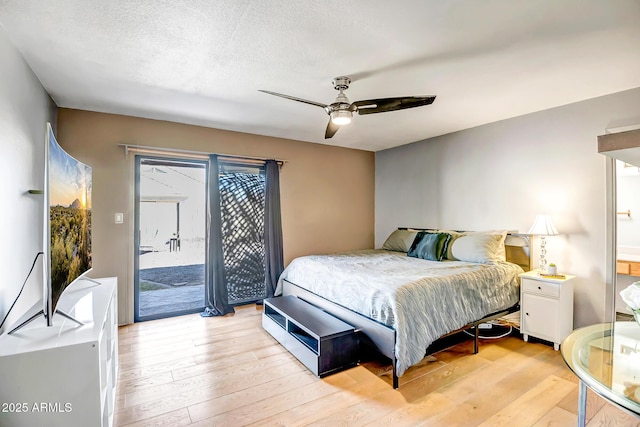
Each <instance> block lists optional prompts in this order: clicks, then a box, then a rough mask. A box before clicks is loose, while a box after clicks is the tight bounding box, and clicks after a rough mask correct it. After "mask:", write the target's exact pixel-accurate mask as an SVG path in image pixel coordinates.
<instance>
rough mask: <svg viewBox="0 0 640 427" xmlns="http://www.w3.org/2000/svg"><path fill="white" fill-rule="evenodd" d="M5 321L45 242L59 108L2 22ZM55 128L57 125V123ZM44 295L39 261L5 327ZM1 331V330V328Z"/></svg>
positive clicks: (0, 177) (1, 301)
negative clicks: (48, 160)
mask: <svg viewBox="0 0 640 427" xmlns="http://www.w3.org/2000/svg"><path fill="white" fill-rule="evenodd" d="M0 63H1V64H2V67H1V71H0V183H2V184H0V200H1V201H2V202H1V203H2V205H1V207H0V224H2V233H1V236H2V237H0V271H1V272H2V276H1V277H0V319H2V318H4V317H5V315H6V313H7V311H8V310H9V307H10V306H11V303H12V302H13V301H14V300H15V298H16V296H17V295H18V292H19V291H20V287H21V286H22V283H23V282H24V279H25V278H26V276H27V273H28V272H29V268H30V267H31V264H32V262H33V259H34V258H35V256H36V254H37V253H38V252H39V251H40V250H41V246H42V238H41V233H42V219H41V218H42V212H43V199H42V196H33V195H28V194H26V192H27V191H28V190H30V189H42V186H43V181H44V175H43V167H44V144H45V131H46V123H47V121H49V122H51V123H52V124H53V125H54V126H55V121H56V108H55V105H54V104H53V102H52V101H51V99H50V97H49V95H48V94H47V93H46V92H45V90H44V89H43V88H42V85H41V84H40V82H39V81H38V79H37V77H36V76H35V75H34V74H33V72H32V71H31V69H30V68H29V66H28V65H27V64H26V62H25V61H24V59H23V58H22V56H21V55H20V53H18V51H17V50H16V49H15V48H14V47H13V45H12V44H11V42H10V41H9V38H8V36H7V34H6V32H5V31H4V28H2V27H1V26H0ZM54 129H55V127H54ZM41 296H42V262H41V259H40V260H38V263H37V264H36V268H35V269H34V271H33V273H32V275H31V278H30V279H29V281H28V282H27V285H26V287H25V290H24V292H23V294H22V296H21V297H20V299H19V300H18V303H17V304H16V306H15V307H14V309H13V311H12V312H11V315H10V317H9V318H8V319H7V322H6V323H5V326H4V328H3V329H4V330H6V329H7V326H8V325H10V324H11V323H12V322H14V321H15V320H16V319H17V317H19V316H20V315H21V314H22V313H24V311H25V310H27V309H28V308H29V307H30V306H31V305H33V304H34V303H35V302H37V301H38V299H39V298H40V297H41ZM0 332H1V331H0Z"/></svg>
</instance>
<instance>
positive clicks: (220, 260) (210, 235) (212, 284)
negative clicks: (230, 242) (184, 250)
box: [201, 154, 234, 317]
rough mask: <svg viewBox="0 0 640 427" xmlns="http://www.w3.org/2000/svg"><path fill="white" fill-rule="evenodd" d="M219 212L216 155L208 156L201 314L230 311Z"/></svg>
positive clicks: (206, 315) (223, 313)
mask: <svg viewBox="0 0 640 427" xmlns="http://www.w3.org/2000/svg"><path fill="white" fill-rule="evenodd" d="M222 251H223V249H222V213H221V210H220V165H219V164H218V156H217V155H215V154H211V155H210V156H209V194H208V198H207V259H208V260H209V262H208V264H207V265H206V268H205V270H206V282H205V287H204V290H205V292H204V298H205V301H204V302H205V309H204V312H202V313H201V316H203V317H211V316H224V315H225V314H227V313H233V312H234V310H233V307H231V306H230V305H229V293H228V290H227V279H226V275H225V271H224V253H223V252H222Z"/></svg>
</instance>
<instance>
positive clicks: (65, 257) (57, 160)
mask: <svg viewBox="0 0 640 427" xmlns="http://www.w3.org/2000/svg"><path fill="white" fill-rule="evenodd" d="M45 149H46V160H45V164H46V165H45V191H44V206H45V209H44V210H45V215H44V227H43V230H44V232H43V240H44V242H43V246H44V263H45V268H44V269H43V270H44V273H43V276H44V277H43V279H44V286H43V294H44V295H43V301H44V307H43V311H44V315H45V317H46V319H47V326H52V325H53V315H54V314H55V312H56V306H57V304H58V300H59V299H60V296H61V295H62V293H63V292H64V290H65V289H66V288H67V286H69V285H70V284H71V283H73V282H74V281H75V280H77V279H78V278H80V277H81V276H82V275H84V274H85V273H87V272H88V271H89V270H90V269H91V265H92V260H91V189H92V173H91V172H92V171H91V167H90V166H88V165H86V164H84V163H82V162H81V161H79V160H77V159H75V158H74V157H73V156H71V155H70V154H68V153H67V152H66V151H64V150H63V149H62V147H61V146H60V145H59V144H58V142H57V141H56V137H55V135H54V134H53V129H52V128H51V125H50V124H49V123H47V141H46V148H45ZM61 314H65V313H61ZM66 317H68V316H66ZM74 320H75V319H74Z"/></svg>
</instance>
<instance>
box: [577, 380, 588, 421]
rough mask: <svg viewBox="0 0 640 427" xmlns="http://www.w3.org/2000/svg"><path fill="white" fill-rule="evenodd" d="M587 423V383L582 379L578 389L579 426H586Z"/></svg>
mask: <svg viewBox="0 0 640 427" xmlns="http://www.w3.org/2000/svg"><path fill="white" fill-rule="evenodd" d="M586 423H587V385H586V384H585V383H584V382H582V380H580V389H579V391H578V427H585V425H586Z"/></svg>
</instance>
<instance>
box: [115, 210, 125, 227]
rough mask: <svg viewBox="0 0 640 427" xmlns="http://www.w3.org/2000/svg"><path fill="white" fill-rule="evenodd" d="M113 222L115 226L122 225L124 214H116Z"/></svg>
mask: <svg viewBox="0 0 640 427" xmlns="http://www.w3.org/2000/svg"><path fill="white" fill-rule="evenodd" d="M115 220H116V224H122V223H123V222H124V214H123V213H122V212H116V215H115Z"/></svg>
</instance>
